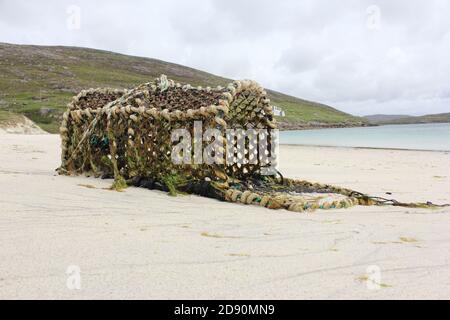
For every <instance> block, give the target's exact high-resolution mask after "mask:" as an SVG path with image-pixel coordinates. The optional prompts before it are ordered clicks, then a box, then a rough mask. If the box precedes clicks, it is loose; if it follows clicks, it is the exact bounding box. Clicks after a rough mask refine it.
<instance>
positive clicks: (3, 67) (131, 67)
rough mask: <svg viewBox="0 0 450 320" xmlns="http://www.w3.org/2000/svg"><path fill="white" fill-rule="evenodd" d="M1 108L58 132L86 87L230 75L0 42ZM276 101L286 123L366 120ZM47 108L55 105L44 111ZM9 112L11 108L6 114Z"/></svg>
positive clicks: (278, 97)
mask: <svg viewBox="0 0 450 320" xmlns="http://www.w3.org/2000/svg"><path fill="white" fill-rule="evenodd" d="M0 56H2V59H0V111H2V114H3V116H2V117H11V116H12V113H16V114H23V115H25V116H27V117H29V118H30V119H31V120H33V121H34V122H36V124H37V125H39V126H40V127H41V128H43V129H44V130H47V131H49V132H52V133H55V132H57V131H58V127H59V123H60V122H61V117H62V113H63V112H64V110H65V109H66V106H67V104H68V103H69V101H70V99H71V97H72V96H73V95H75V94H77V93H78V92H79V91H80V90H82V89H87V88H99V87H112V88H133V87H135V86H137V85H139V84H141V83H144V82H148V81H152V80H153V79H154V78H156V77H158V76H159V75H161V74H166V75H167V76H168V77H169V78H171V79H173V80H175V81H178V82H181V83H190V84H192V85H194V86H198V85H201V86H217V85H226V84H227V83H229V82H230V81H231V80H229V79H226V78H222V77H218V76H215V75H212V74H209V73H206V72H203V71H200V70H196V69H192V68H188V67H185V66H181V65H177V64H173V63H168V62H164V61H161V60H156V59H149V58H140V57H133V56H127V55H122V54H117V53H112V52H107V51H101V50H93V49H86V48H74V47H44V46H23V45H10V44H2V43H0ZM268 94H269V98H270V99H271V100H272V102H273V104H274V105H277V106H279V107H281V108H283V109H284V110H285V112H286V115H287V116H286V117H285V118H280V119H279V121H281V122H289V123H294V124H305V123H312V124H313V125H314V124H315V123H320V124H342V123H345V124H361V123H363V122H365V120H362V119H361V118H357V117H353V116H351V115H349V114H346V113H343V112H341V111H338V110H336V109H334V108H332V107H329V106H326V105H323V104H318V103H314V102H310V101H305V100H302V99H298V98H295V97H291V96H288V95H284V94H282V93H279V92H274V91H270V90H268ZM42 108H46V109H51V112H50V113H48V114H44V113H43V112H41V109H42ZM5 111H8V112H10V113H5Z"/></svg>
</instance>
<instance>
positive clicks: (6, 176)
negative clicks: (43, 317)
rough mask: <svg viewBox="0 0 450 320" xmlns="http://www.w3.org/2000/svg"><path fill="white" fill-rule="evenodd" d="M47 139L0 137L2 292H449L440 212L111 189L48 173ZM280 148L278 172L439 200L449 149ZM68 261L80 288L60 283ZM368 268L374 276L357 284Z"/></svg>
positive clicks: (333, 295)
mask: <svg viewBox="0 0 450 320" xmlns="http://www.w3.org/2000/svg"><path fill="white" fill-rule="evenodd" d="M59 145H60V142H59V137H58V136H56V135H14V134H3V135H1V136H0V197H1V198H0V243H1V246H0V298H1V299H14V298H18V299H25V298H31V299H36V298H41V299H62V298H64V299H66V298H67V299H90V298H94V299H109V298H117V299H131V298H142V299H303V298H324V299H348V298H362V299H386V298H389V299H399V298H406V299H412V298H425V299H427V298H438V299H443V298H445V299H449V298H450V208H446V209H439V210H427V209H409V208H399V207H396V208H394V207H361V206H358V207H354V208H351V209H340V210H329V211H323V210H319V211H316V212H314V213H293V212H288V211H285V210H280V211H274V210H269V209H264V208H260V207H256V206H243V205H238V204H233V203H224V202H219V201H216V200H212V199H206V198H201V197H196V196H179V197H176V198H173V197H169V196H168V195H167V194H165V193H162V192H158V191H149V190H144V189H138V188H128V189H127V190H125V191H124V192H114V191H109V190H106V189H107V188H108V187H109V186H110V185H111V181H110V180H100V179H94V178H85V177H66V176H58V175H57V174H56V172H55V171H54V169H55V168H56V167H58V165H59V160H60V151H59ZM280 152H281V161H280V169H281V171H282V172H283V173H284V175H285V176H289V177H293V178H301V179H307V180H311V181H317V182H323V183H331V184H336V185H341V186H344V187H349V188H353V189H356V190H359V191H362V192H366V193H371V194H374V195H380V196H386V197H393V198H396V199H398V200H402V201H414V202H417V201H433V202H436V203H450V152H447V153H445V152H425V151H398V150H370V149H351V148H321V147H298V146H282V147H281V148H280ZM386 192H391V193H392V196H388V195H386ZM72 265H75V266H79V267H80V270H81V274H80V276H81V289H80V290H70V289H68V287H67V285H66V281H67V278H68V275H67V274H66V270H67V268H68V267H69V266H72ZM377 268H379V270H380V271H381V273H380V278H379V281H378V280H377V281H378V282H379V284H380V285H379V286H377V285H373V283H372V282H370V281H369V282H368V281H367V278H368V277H369V278H370V279H371V276H368V275H367V272H368V270H376V269H377ZM374 279H378V278H377V277H376V276H375V278H374ZM368 284H369V286H368ZM371 284H372V285H371Z"/></svg>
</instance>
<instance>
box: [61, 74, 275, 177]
mask: <svg viewBox="0 0 450 320" xmlns="http://www.w3.org/2000/svg"><path fill="white" fill-rule="evenodd" d="M266 95H267V94H266V92H265V90H264V89H263V88H262V87H261V86H259V85H258V84H257V83H256V82H254V81H250V80H243V81H235V82H232V83H230V84H229V85H228V86H226V87H220V86H219V87H216V88H210V87H206V88H202V87H192V86H190V85H182V84H179V83H175V82H174V81H172V80H169V79H167V78H166V77H165V76H161V77H160V78H157V79H155V81H153V82H149V83H146V84H143V85H140V86H138V87H137V88H135V89H133V90H117V89H115V90H113V89H90V90H83V91H82V92H80V94H78V95H77V96H76V97H74V98H73V100H72V102H71V103H70V104H69V106H68V110H67V111H66V112H65V114H64V116H63V123H62V126H61V129H60V131H61V138H62V159H61V167H60V168H59V171H60V173H64V174H82V173H85V174H89V175H95V176H111V177H114V178H115V179H116V180H118V179H124V180H130V179H133V178H136V177H140V178H152V179H154V180H158V181H162V180H164V178H165V177H167V176H168V175H172V176H173V175H182V176H184V177H187V178H189V179H193V180H205V179H208V180H210V181H219V182H226V181H228V180H229V179H230V178H231V179H246V178H247V177H251V176H255V175H260V174H261V172H262V171H263V169H264V168H265V167H267V165H268V159H271V160H272V161H273V162H274V163H275V162H276V159H275V157H276V154H275V152H274V151H273V150H274V148H273V147H274V145H275V144H276V140H275V137H276V135H275V129H276V126H275V122H274V119H273V113H272V108H271V106H270V101H269V99H268V98H267V96H266ZM260 142H261V143H260ZM176 145H178V147H183V148H181V149H175V150H177V154H176V155H175V154H174V147H175V146H176ZM208 145H211V146H212V145H214V146H215V147H216V148H214V149H213V150H214V151H212V152H210V153H208V154H205V152H206V151H205V149H207V148H206V147H207V146H208ZM261 145H263V146H264V149H262V148H261ZM217 146H218V147H217ZM207 156H211V157H210V158H212V159H213V160H214V161H211V160H208V159H206V158H207ZM177 159H178V160H180V159H181V160H182V161H177Z"/></svg>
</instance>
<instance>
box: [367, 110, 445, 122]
mask: <svg viewBox="0 0 450 320" xmlns="http://www.w3.org/2000/svg"><path fill="white" fill-rule="evenodd" d="M364 118H366V119H367V120H368V121H369V122H370V123H373V124H379V125H383V124H420V123H450V113H438V114H428V115H424V116H417V117H414V116H406V115H404V116H393V115H374V116H366V117H364Z"/></svg>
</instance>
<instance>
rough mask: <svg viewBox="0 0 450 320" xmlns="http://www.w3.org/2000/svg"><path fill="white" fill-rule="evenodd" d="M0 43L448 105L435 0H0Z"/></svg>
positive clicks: (377, 107) (439, 3) (348, 100)
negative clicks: (96, 52)
mask: <svg viewBox="0 0 450 320" xmlns="http://www.w3.org/2000/svg"><path fill="white" fill-rule="evenodd" d="M0 42H9V43H18V44H41V45H70V46H81V47H91V48H97V49H105V50H110V51H116V52H120V53H125V54H130V55H137V56H145V57H151V58H158V59H162V60H166V61H170V62H175V63H179V64H183V65H187V66H190V67H194V68H198V69H201V70H204V71H208V72H211V73H214V74H217V75H221V76H225V77H229V78H233V79H244V78H251V79H255V80H257V81H258V82H259V83H261V84H262V85H264V86H265V87H267V88H271V89H274V90H278V91H281V92H284V93H289V94H292V95H295V96H298V97H301V98H305V99H309V100H313V101H318V102H322V103H326V104H329V105H332V106H334V107H337V108H339V109H341V110H343V111H346V112H350V113H353V114H357V115H366V114H373V113H388V114H397V113H399V114H403V113H407V114H417V115H418V114H425V113H438V112H450V58H449V57H450V1H447V0H428V1H424V0H417V1H415V0H413V1H411V0H408V1H407V0H395V1H394V0H386V1H382V0H380V1H376V0H373V1H366V0H341V1H337V0H327V1H325V0H322V1H321V0H311V1H309V0H301V1H299V0H278V1H275V0H272V1H266V0H255V1H250V0H228V1H224V0H215V1H214V0H209V1H208V0H198V1H197V0H190V1H182V0H178V1H170V0H165V1H157V0H147V1H132V0H129V1H125V0H123V1H115V0H108V1H77V0H71V1H65V0H63V1H61V0H59V1H56V0H55V1H44V0H43V1H21V0H0Z"/></svg>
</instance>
